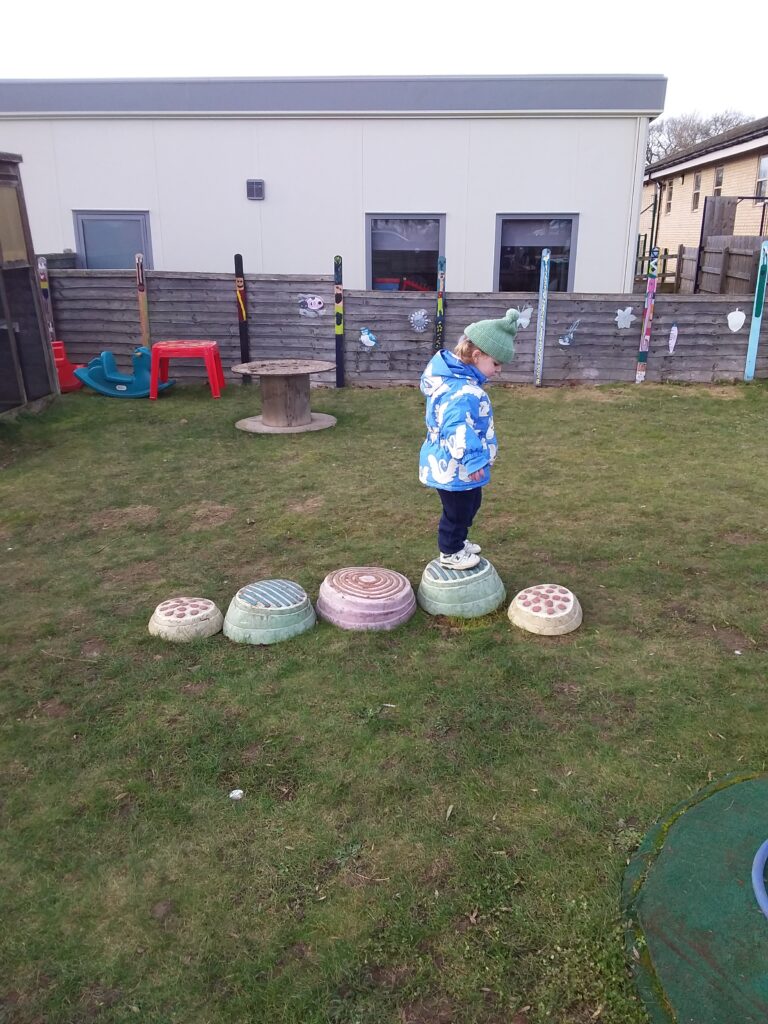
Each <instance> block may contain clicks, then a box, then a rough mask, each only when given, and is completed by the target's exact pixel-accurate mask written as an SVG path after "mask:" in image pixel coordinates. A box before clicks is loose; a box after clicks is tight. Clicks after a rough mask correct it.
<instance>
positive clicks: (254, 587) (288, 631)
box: [224, 580, 316, 644]
mask: <svg viewBox="0 0 768 1024" xmlns="http://www.w3.org/2000/svg"><path fill="white" fill-rule="evenodd" d="M315 621H316V619H315V609H314V608H313V607H312V602H311V601H310V600H309V598H308V597H307V595H306V593H305V591H304V590H302V588H301V587H300V586H299V585H298V583H292V582H291V580H258V581H257V582H256V583H249V584H248V586H247V587H243V588H242V590H238V592H237V593H236V594H235V596H234V597H233V598H232V601H231V602H230V605H229V608H228V609H227V614H226V617H225V619H224V636H227V637H229V639H230V640H234V641H235V643H239V644H276V643H278V642H279V641H281V640H289V639H290V638H291V637H293V636H298V635H299V634H300V633H306V631H307V630H308V629H312V627H313V626H314V624H315Z"/></svg>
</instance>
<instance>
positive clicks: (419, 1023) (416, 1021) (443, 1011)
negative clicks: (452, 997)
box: [400, 996, 457, 1024]
mask: <svg viewBox="0 0 768 1024" xmlns="http://www.w3.org/2000/svg"><path fill="white" fill-rule="evenodd" d="M456 1019H457V1017H456V1009H455V1007H454V1006H453V1004H452V1003H451V1002H450V1001H449V1000H448V999H446V998H445V996H437V997H435V998H433V999H419V1000H418V1001H417V1002H415V1003H408V1005H407V1006H404V1007H403V1008H402V1009H401V1010H400V1024H453V1022H454V1021H455V1020H456Z"/></svg>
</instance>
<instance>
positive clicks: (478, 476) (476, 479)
mask: <svg viewBox="0 0 768 1024" xmlns="http://www.w3.org/2000/svg"><path fill="white" fill-rule="evenodd" d="M484 476H485V470H484V469H478V471H477V472H476V473H470V474H469V479H470V480H471V481H472V483H475V484H476V483H478V482H479V481H480V480H482V479H483V477H484Z"/></svg>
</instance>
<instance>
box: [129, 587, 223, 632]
mask: <svg viewBox="0 0 768 1024" xmlns="http://www.w3.org/2000/svg"><path fill="white" fill-rule="evenodd" d="M223 625H224V616H223V615H222V614H221V611H220V610H219V609H218V608H217V607H216V605H215V604H214V603H213V601H209V600H208V599H207V598H206V597H171V598H169V599H168V600H167V601H162V602H161V603H160V604H159V605H158V606H157V608H155V610H154V612H153V614H152V618H151V619H150V620H149V627H148V628H149V632H150V633H151V634H152V636H160V637H162V638H163V639H164V640H173V641H174V642H177V643H186V642H187V641H189V640H197V639H199V638H200V637H205V636H213V634H214V633H218V632H219V630H220V629H221V627H222V626H223Z"/></svg>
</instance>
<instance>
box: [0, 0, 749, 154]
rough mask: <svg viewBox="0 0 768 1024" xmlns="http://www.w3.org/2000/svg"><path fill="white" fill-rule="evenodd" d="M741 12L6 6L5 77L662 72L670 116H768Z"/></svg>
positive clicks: (369, 4) (618, 5)
mask: <svg viewBox="0 0 768 1024" xmlns="http://www.w3.org/2000/svg"><path fill="white" fill-rule="evenodd" d="M498 10H501V11H502V12H503V13H501V14H499V13H495V12H497V11H498ZM728 10H729V9H728V8H727V7H723V6H722V5H719V6H718V7H717V8H716V14H715V13H713V14H711V15H707V14H706V12H705V10H704V8H703V7H701V6H699V7H693V8H691V7H690V6H689V5H686V4H682V3H680V2H674V0H667V2H665V3H663V4H641V3H634V4H629V3H625V4H622V0H613V2H606V0H581V2H578V0H572V2H565V0H543V2H541V0H539V2H537V0H533V2H530V3H528V4H522V3H519V2H518V3H515V2H514V0H465V2H456V0H444V2H443V3H440V2H439V0H421V2H418V0H386V2H376V0H336V2H334V0H329V2H326V3H320V2H318V0H315V2H314V3H310V2H309V0H283V2H281V0H268V2H266V3H259V2H258V0H251V2H248V0H245V2H244V0H238V2H237V3H233V2H229V3H216V4H213V3H210V2H207V0H189V2H187V3H182V2H180V0H153V2H151V3H148V2H146V0H145V2H143V3H139V2H136V0H133V2H129V0H124V2H122V3H116V2H115V0H99V2H95V0H55V2H54V0H37V2H34V0H26V2H24V0H6V3H4V4H3V13H2V19H1V22H2V38H3V44H2V47H0V79H3V78H155V77H166V78H221V77H223V78H240V77H246V78H247V77H252V78H259V77H271V76H288V77H295V76H315V75H514V74H544V75H546V74H573V73H577V74H661V75H664V76H665V77H666V78H667V79H668V86H667V102H666V107H665V114H668V115H677V114H683V113H690V112H694V111H697V112H698V113H700V114H711V113H715V112H719V111H722V110H726V109H731V110H739V111H741V112H743V113H745V114H749V115H751V116H752V117H755V118H757V117H765V116H766V115H768V91H766V90H765V88H764V86H763V83H762V78H763V72H762V71H761V67H760V65H761V50H762V49H764V47H762V46H761V43H760V38H762V33H763V32H764V24H765V22H764V16H765V5H764V3H763V2H759V0H746V2H743V3H740V4H739V5H737V8H734V20H733V21H732V22H731V21H728V22H727V23H725V19H728ZM759 26H760V27H759ZM731 32H732V33H733V40H732V42H731V41H730V39H729V35H730V33H731ZM750 46H753V52H751V53H750ZM0 143H1V140H0ZM0 149H2V145H1V144H0Z"/></svg>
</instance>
